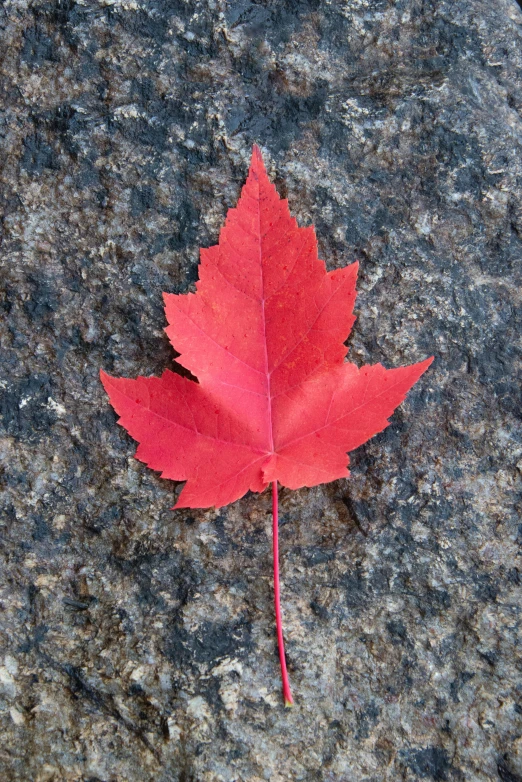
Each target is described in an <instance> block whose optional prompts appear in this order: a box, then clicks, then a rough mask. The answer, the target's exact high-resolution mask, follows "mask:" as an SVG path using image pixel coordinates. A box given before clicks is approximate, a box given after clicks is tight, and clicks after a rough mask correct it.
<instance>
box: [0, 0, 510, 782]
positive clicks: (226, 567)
mask: <svg viewBox="0 0 522 782" xmlns="http://www.w3.org/2000/svg"><path fill="white" fill-rule="evenodd" d="M1 14H2V15H1V17H0V18H1V28H2V32H1V35H2V39H3V44H2V45H1V47H2V49H1V50H2V62H1V65H0V68H1V71H0V79H1V84H2V95H3V99H2V100H3V107H4V113H3V116H2V119H1V123H2V124H1V143H2V150H3V151H2V171H1V175H0V176H1V179H0V197H1V202H2V214H3V222H2V226H3V231H2V251H1V264H2V272H1V286H2V289H3V296H2V299H1V304H2V307H3V315H4V317H3V320H2V321H1V325H0V328H1V340H2V342H1V345H2V348H1V355H0V363H1V369H2V372H1V382H0V384H1V391H2V397H1V415H2V426H3V429H2V435H1V440H0V443H1V451H2V467H3V473H2V481H3V492H2V503H3V505H2V515H1V525H2V527H1V551H2V558H3V560H2V566H1V593H0V604H1V609H2V612H1V624H0V632H1V636H0V638H1V641H0V644H1V647H2V648H1V659H0V695H1V698H2V699H1V701H0V723H1V727H0V729H1V734H2V737H3V740H2V746H1V748H0V769H1V774H0V777H1V779H2V781H3V782H4V781H5V782H28V781H29V780H30V781H31V782H61V781H62V780H64V781H67V782H80V781H81V782H100V781H102V782H149V781H150V782H152V781H153V780H154V782H167V781H168V782H189V781H191V782H218V781H221V782H235V781H237V782H239V780H241V781H243V780H245V781H246V782H261V780H267V779H269V780H271V782H284V780H307V782H308V781H311V780H323V781H324V782H381V780H393V781H395V780H397V781H398V780H404V781H406V782H412V781H413V780H423V779H427V780H448V781H450V780H470V781H471V780H473V782H488V781H489V780H496V779H500V780H502V781H503V782H506V781H508V782H516V781H517V780H518V781H519V782H520V780H521V779H522V725H521V714H522V700H521V698H522V693H521V688H522V685H521V678H520V666H521V658H520V621H521V580H520V567H521V565H520V546H521V543H522V527H519V524H520V489H521V475H520V473H521V470H522V461H521V459H522V455H521V450H520V441H521V428H520V387H521V386H520V331H521V323H522V319H521V309H520V307H521V304H520V287H519V286H520V265H521V258H522V205H521V198H520V195H521V191H522V118H521V116H522V46H521V43H522V41H521V32H522V15H521V13H520V9H519V7H518V6H517V5H516V3H515V2H509V0H466V1H464V0H452V2H450V1H449V0H431V2H426V1H425V0H397V2H394V3H391V2H387V1H386V0H331V1H330V2H326V1H325V2H319V0H300V1H298V0H294V1H293V2H292V1H291V0H263V1H261V0H259V1H258V2H253V1H251V0H237V2H230V3H224V2H223V0H202V1H201V2H198V3H195V2H188V1H187V2H184V1H183V0H172V2H170V1H169V0H137V2H134V0H129V1H128V2H124V0H103V2H101V1H100V2H92V3H91V2H88V0H85V2H81V3H80V2H77V3H76V2H74V0H63V1H62V0H57V1H56V2H51V1H50V0H49V2H45V1H43V0H42V1H41V2H38V1H35V2H30V0H17V1H16V2H15V1H14V0H13V2H7V3H5V4H4V5H3V8H2V11H1ZM254 141H256V142H258V143H259V144H260V146H261V148H262V150H263V154H264V156H265V160H266V163H267V167H268V170H269V173H270V176H271V177H272V178H273V180H274V181H275V183H276V185H277V187H278V188H279V190H280V192H281V193H282V194H284V195H285V196H287V197H288V198H289V201H290V207H291V210H292V212H293V213H294V214H295V215H296V216H297V218H298V220H299V222H300V224H301V225H305V224H310V223H314V224H315V226H316V230H317V235H318V240H319V245H320V250H321V256H322V257H323V258H324V259H325V261H326V264H327V266H328V268H329V269H333V268H336V267H339V266H343V265H345V264H347V263H348V262H350V261H352V260H353V259H354V258H358V259H359V260H360V262H361V275H360V281H359V292H360V294H359V298H358V300H357V305H356V310H357V316H358V320H357V322H356V325H355V328H354V332H353V335H352V337H351V338H350V349H351V356H352V359H353V360H354V361H356V362H358V363H362V362H373V363H375V362H377V361H382V362H383V363H385V364H386V365H387V366H398V365H400V364H403V363H408V362H412V361H417V360H420V359H422V358H424V357H426V356H428V355H431V354H433V355H435V362H434V364H433V366H432V367H431V368H430V370H429V372H428V373H427V374H426V375H425V376H424V377H423V378H422V380H421V381H420V382H419V384H418V385H417V386H416V387H415V389H414V390H413V391H412V393H411V394H410V396H409V398H408V400H407V401H406V402H405V404H404V405H403V406H402V407H401V409H400V410H399V412H398V413H397V414H396V415H395V416H394V418H393V425H392V426H390V427H389V428H388V429H387V430H386V431H385V432H384V433H382V434H381V435H379V436H378V437H376V438H375V439H374V440H372V441H371V442H370V443H368V444H367V445H366V446H364V447H362V448H360V449H359V450H358V451H356V452H355V453H354V454H353V455H352V477H351V479H349V480H346V481H338V482H335V483H332V484H329V485H325V486H319V487H316V488H313V489H303V490H301V491H296V492H291V491H287V490H282V491H281V499H280V502H281V514H282V519H281V558H282V562H281V566H282V579H283V585H282V593H283V612H284V622H285V628H286V637H287V645H288V658H289V667H290V675H291V680H292V684H293V688H294V693H295V697H296V705H295V707H294V709H292V710H285V709H284V708H283V707H282V704H281V696H280V680H279V670H278V662H277V655H276V646H275V632H274V622H273V610H272V581H271V554H270V521H271V519H270V496H269V494H268V493H265V494H262V495H252V496H250V495H249V496H247V497H245V498H244V499H243V500H241V501H239V502H236V503H234V504H233V505H231V506H229V507H227V508H225V509H221V510H219V511H215V510H198V511H193V512H190V513H187V512H185V511H177V512H173V511H171V510H170V508H171V506H172V504H173V498H174V494H175V492H176V491H177V490H178V488H179V487H176V485H175V484H172V483H169V482H166V481H162V480H161V479H160V478H159V477H157V475H156V474H155V473H154V472H152V471H150V470H148V469H147V468H146V467H145V466H144V465H142V464H140V463H138V462H137V461H136V460H135V459H133V453H134V443H133V442H132V440H131V439H130V438H129V437H128V436H127V435H126V434H125V432H124V431H123V430H122V429H121V428H119V427H117V426H116V423H115V422H116V418H115V415H114V413H113V412H112V410H111V408H110V407H109V405H108V403H107V399H106V396H105V394H104V392H103V389H102V387H101V385H100V382H99V379H98V371H99V369H100V367H103V368H104V369H106V370H107V371H109V372H113V373H114V374H117V375H125V376H131V377H132V376H136V375H138V374H157V373H159V372H161V371H162V370H163V369H164V368H165V367H167V366H169V365H170V362H171V361H172V358H173V354H172V350H171V348H170V347H169V345H168V342H167V339H166V337H165V335H164V333H163V331H162V329H163V326H164V325H165V324H164V315H163V309H162V299H161V292H162V291H164V290H165V291H174V292H184V291H189V290H191V289H192V286H193V284H194V281H195V280H196V279H197V263H198V248H199V247H200V246H209V245H210V244H213V243H215V242H216V239H217V236H218V233H219V229H220V226H221V225H222V223H223V220H224V217H225V214H226V211H227V209H228V208H230V207H231V206H233V205H234V204H235V202H236V199H237V197H238V193H239V190H240V187H241V185H242V182H243V181H244V178H245V175H246V171H247V166H248V161H249V156H250V150H251V145H252V143H253V142H254ZM517 503H518V504H517Z"/></svg>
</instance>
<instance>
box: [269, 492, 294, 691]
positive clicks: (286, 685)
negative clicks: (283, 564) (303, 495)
mask: <svg viewBox="0 0 522 782" xmlns="http://www.w3.org/2000/svg"><path fill="white" fill-rule="evenodd" d="M272 542H273V553H274V604H275V616H276V628H277V647H278V649H279V662H280V664H281V679H282V681H283V698H284V699H285V706H291V705H292V704H293V702H294V699H293V698H292V692H291V690H290V682H289V681H288V671H287V670H286V658H285V643H284V640H283V623H282V621H281V596H280V589H279V516H278V504H277V481H273V483H272Z"/></svg>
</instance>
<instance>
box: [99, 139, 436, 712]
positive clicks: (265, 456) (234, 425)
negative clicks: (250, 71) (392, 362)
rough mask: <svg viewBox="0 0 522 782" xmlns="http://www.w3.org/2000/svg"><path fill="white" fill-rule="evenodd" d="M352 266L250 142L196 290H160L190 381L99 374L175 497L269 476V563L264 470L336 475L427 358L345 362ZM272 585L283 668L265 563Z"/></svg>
mask: <svg viewBox="0 0 522 782" xmlns="http://www.w3.org/2000/svg"><path fill="white" fill-rule="evenodd" d="M357 268H358V266H357V264H356V263H354V264H351V265H350V266H347V267H345V268H343V269H336V270H334V271H331V272H327V271H326V268H325V264H324V262H323V261H321V260H320V259H319V258H318V255H317V241H316V237H315V231H314V229H313V227H307V228H300V227H298V225H297V222H296V220H295V219H294V218H292V217H291V215H290V212H289V210H288V203H287V201H286V199H280V198H279V196H278V194H277V191H276V189H275V187H274V186H273V185H272V184H271V182H270V181H269V179H268V176H267V174H266V171H265V168H264V165H263V160H262V157H261V153H260V151H259V148H258V147H256V146H255V147H254V149H253V153H252V160H251V164H250V170H249V173H248V178H247V181H246V183H245V185H244V187H243V189H242V192H241V197H240V199H239V202H238V205H237V208H235V209H230V210H229V212H228V214H227V218H226V222H225V225H224V227H223V228H222V230H221V233H220V236H219V243H218V244H217V245H215V246H214V247H210V248H208V249H203V250H201V263H200V266H199V281H198V282H197V283H196V293H189V294H185V295H175V294H169V293H167V294H164V299H165V312H166V316H167V321H168V323H169V326H168V328H167V329H166V332H167V334H168V336H169V339H170V341H171V343H172V345H173V346H174V347H175V349H176V350H177V351H179V354H180V355H179V356H178V358H177V359H176V361H177V362H178V363H179V364H181V365H182V366H183V367H185V368H186V369H188V370H190V372H191V373H192V374H193V375H194V376H195V377H197V378H198V380H199V382H198V383H196V382H194V381H193V380H188V379H186V378H184V377H181V376H180V375H178V374H176V373H174V372H171V371H169V370H166V371H165V372H164V373H163V375H162V376H161V377H160V378H155V377H148V378H146V377H138V378H137V379H136V380H130V379H126V378H114V377H110V376H109V375H107V374H106V373H105V372H103V371H102V372H101V379H102V382H103V385H104V387H105V389H106V391H107V393H108V394H109V397H110V401H111V404H112V405H113V407H114V409H115V410H116V412H117V413H118V415H119V416H120V419H119V423H120V424H121V426H123V427H124V428H125V429H126V430H127V431H128V432H129V434H130V435H132V437H133V438H134V439H135V440H137V441H138V442H139V447H138V449H137V451H136V458H138V459H140V460H141V461H143V462H145V463H146V464H147V465H148V466H149V467H151V468H152V469H154V470H160V471H161V476H162V477H163V478H170V479H173V480H177V481H186V484H185V486H184V488H183V490H182V492H181V494H180V496H179V498H178V501H177V503H176V506H175V507H176V508H184V507H189V508H204V507H211V506H215V507H220V506H223V505H228V504H229V503H231V502H233V501H234V500H237V499H239V498H240V497H242V496H243V495H244V494H245V493H246V492H247V491H248V490H249V489H250V490H251V491H254V492H261V491H263V490H264V489H265V488H266V487H267V486H268V485H269V484H272V486H273V498H274V505H273V510H274V525H275V526H274V567H275V568H276V567H277V560H278V558H277V556H276V555H277V482H279V483H281V484H282V485H283V486H286V487H288V488H290V489H298V488H300V487H302V486H315V485H317V484H320V483H326V482H328V481H333V480H336V479H337V478H347V477H348V475H349V472H348V464H349V458H348V455H347V452H348V451H351V450H353V449H354V448H357V447H358V446H360V445H362V444H363V443H364V442H366V441H367V440H368V439H369V438H370V437H373V435H375V434H377V432H381V431H382V430H383V429H385V428H386V426H388V423H389V422H388V419H389V417H390V416H391V414H392V413H393V411H394V410H395V408H396V407H397V406H398V405H399V404H400V403H401V402H402V401H403V400H404V398H405V395H406V393H407V391H408V390H409V389H410V388H411V387H412V386H413V384H414V383H415V382H416V381H417V380H418V379H419V377H420V376H421V375H422V373H423V372H424V371H425V370H426V369H427V368H428V366H429V365H430V363H431V361H432V358H429V359H427V360H425V361H422V362H420V363H418V364H412V365H410V366H406V367H400V368H398V369H385V368H384V367H383V366H381V365H380V364H376V365H373V366H363V367H362V368H361V369H358V368H357V367H356V366H355V365H354V364H351V363H349V362H346V361H345V358H346V354H347V348H346V345H345V344H344V342H345V340H346V338H347V336H348V334H349V332H350V329H351V327H352V324H353V322H354V320H355V318H354V316H353V314H352V311H353V305H354V302H355V296H356V293H355V281H356V275H357ZM275 584H276V618H278V640H279V649H280V657H281V667H282V670H283V667H284V652H283V653H282V649H283V643H282V631H281V632H280V629H281V628H280V617H277V614H278V611H279V579H278V571H277V570H276V571H275ZM281 654H282V656H281ZM285 674H286V668H284V670H283V678H284V677H285ZM285 700H286V701H287V702H289V703H291V700H292V699H291V695H290V691H289V688H287V689H286V690H285Z"/></svg>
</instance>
